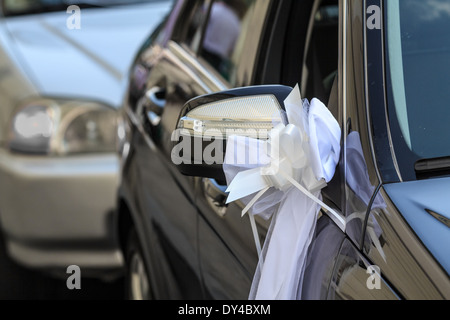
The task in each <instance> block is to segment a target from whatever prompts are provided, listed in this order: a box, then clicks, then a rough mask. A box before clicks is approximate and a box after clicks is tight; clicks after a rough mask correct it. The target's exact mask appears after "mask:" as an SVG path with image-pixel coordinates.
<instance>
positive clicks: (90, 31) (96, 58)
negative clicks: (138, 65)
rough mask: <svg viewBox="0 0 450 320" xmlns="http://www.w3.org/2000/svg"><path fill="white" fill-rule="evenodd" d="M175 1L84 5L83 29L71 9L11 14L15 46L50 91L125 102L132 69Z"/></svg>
mask: <svg viewBox="0 0 450 320" xmlns="http://www.w3.org/2000/svg"><path fill="white" fill-rule="evenodd" d="M170 5H171V2H170V1H161V2H156V3H149V4H139V5H125V6H118V7H110V8H100V9H98V8H96V9H81V20H80V22H81V23H80V26H81V29H78V30H77V29H72V30H71V29H69V28H67V19H68V18H70V16H71V15H70V14H68V13H66V12H65V11H63V12H53V13H45V14H36V15H29V16H21V17H10V18H6V19H5V20H4V21H5V24H6V30H7V32H8V34H9V37H7V39H9V43H6V44H4V45H9V46H11V49H12V51H13V52H14V53H15V54H16V55H17V56H18V57H17V58H18V60H19V61H20V63H21V64H23V68H24V69H25V70H26V72H27V76H28V77H29V78H30V80H31V81H32V82H33V84H34V85H35V86H36V87H37V89H38V90H39V91H40V92H41V93H42V94H45V95H53V96H63V97H64V96H65V97H80V96H82V97H83V98H91V99H95V100H102V101H104V102H106V103H108V104H110V105H112V106H115V107H117V106H119V105H120V103H121V100H122V95H123V91H124V84H125V82H126V81H125V80H126V76H127V72H128V68H129V66H130V64H131V62H132V60H133V58H134V57H135V55H136V54H137V50H138V49H139V46H140V45H141V44H142V43H143V42H144V41H145V39H146V37H147V36H148V35H149V34H150V33H151V32H152V31H153V30H154V28H155V27H156V26H157V25H158V24H159V22H161V20H162V19H163V18H164V16H165V15H166V13H167V12H168V11H169V9H170Z"/></svg>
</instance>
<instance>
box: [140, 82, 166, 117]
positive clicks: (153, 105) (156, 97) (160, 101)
mask: <svg viewBox="0 0 450 320" xmlns="http://www.w3.org/2000/svg"><path fill="white" fill-rule="evenodd" d="M165 106H166V89H164V88H160V87H153V88H151V89H149V90H148V91H147V92H146V93H145V114H146V115H147V119H148V120H149V121H150V123H151V124H152V125H154V126H157V125H159V123H160V122H161V115H162V113H163V111H164V107H165Z"/></svg>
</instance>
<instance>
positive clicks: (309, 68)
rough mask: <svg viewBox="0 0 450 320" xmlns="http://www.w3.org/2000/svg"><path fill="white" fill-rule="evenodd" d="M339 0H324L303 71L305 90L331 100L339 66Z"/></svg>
mask: <svg viewBox="0 0 450 320" xmlns="http://www.w3.org/2000/svg"><path fill="white" fill-rule="evenodd" d="M338 27H339V4H338V1H327V2H326V3H324V4H322V5H321V6H320V7H319V8H318V10H317V12H316V13H315V16H314V24H313V26H312V30H311V38H310V42H309V44H308V49H307V50H308V51H307V54H306V61H305V68H304V70H303V75H302V77H303V78H302V85H303V87H302V93H303V95H304V96H305V97H306V98H308V99H310V100H311V99H312V98H318V99H320V100H321V101H322V102H323V103H325V104H327V102H328V98H329V96H330V92H331V87H332V85H333V82H334V79H335V77H336V75H337V69H338V54H339V46H338V37H339V32H338Z"/></svg>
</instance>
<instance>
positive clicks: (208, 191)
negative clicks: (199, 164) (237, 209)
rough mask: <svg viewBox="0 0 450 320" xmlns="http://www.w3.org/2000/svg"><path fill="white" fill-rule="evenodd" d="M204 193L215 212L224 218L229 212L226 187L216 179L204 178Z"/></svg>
mask: <svg viewBox="0 0 450 320" xmlns="http://www.w3.org/2000/svg"><path fill="white" fill-rule="evenodd" d="M202 185H203V193H204V194H205V198H206V200H207V202H208V204H209V205H210V206H211V208H212V209H213V210H214V212H215V213H216V214H217V215H218V216H219V217H221V218H223V217H224V216H225V214H226V212H227V205H226V203H225V202H226V201H227V197H228V193H227V192H226V191H225V190H226V189H227V187H226V186H222V185H220V184H219V183H217V181H216V180H214V179H209V178H203V179H202Z"/></svg>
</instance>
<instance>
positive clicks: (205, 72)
mask: <svg viewBox="0 0 450 320" xmlns="http://www.w3.org/2000/svg"><path fill="white" fill-rule="evenodd" d="M192 3H193V2H192V1H180V2H178V3H177V4H176V5H175V7H174V10H173V12H172V15H171V16H170V17H169V18H168V19H167V21H166V23H165V24H163V25H162V27H161V29H160V31H159V32H158V33H156V34H154V35H153V36H152V40H151V41H149V42H148V43H147V44H146V45H145V46H144V47H143V48H142V50H141V51H140V53H139V55H138V57H137V59H136V61H135V63H134V66H133V68H132V73H131V77H130V87H129V90H128V99H127V103H126V106H125V117H126V119H127V122H128V123H129V127H130V132H129V134H128V142H129V145H130V149H129V152H128V154H127V155H126V157H125V160H124V164H123V173H122V184H121V187H120V190H119V194H118V203H119V212H120V217H119V227H120V230H119V231H118V234H119V236H120V239H121V241H122V243H123V247H125V239H127V237H126V235H127V233H128V231H129V230H130V228H131V227H134V228H136V230H137V233H138V236H139V239H140V242H141V244H142V247H143V249H144V254H145V260H146V264H147V269H148V272H149V275H150V280H149V282H150V286H151V288H152V296H153V297H154V298H156V299H165V298H170V299H173V298H175V299H177V298H188V299H189V298H206V299H246V298H247V296H248V292H249V289H250V285H251V281H252V275H253V272H254V270H255V267H256V263H257V254H256V250H255V246H254V243H253V239H252V236H251V232H250V226H249V222H248V220H247V219H245V218H244V219H242V218H241V217H240V211H241V210H242V204H240V203H239V202H238V203H232V204H230V205H228V206H226V205H225V204H224V203H223V201H222V200H221V199H223V198H224V197H226V195H225V194H224V195H223V197H215V198H214V199H212V198H211V195H212V194H215V195H217V194H219V195H220V191H221V190H222V189H221V188H220V186H217V183H213V182H212V181H211V179H209V176H211V175H210V174H207V173H205V172H199V173H198V176H194V177H192V176H186V175H184V174H182V173H181V172H180V170H179V168H177V167H176V166H175V165H174V164H173V163H172V162H171V158H170V152H171V147H172V143H171V140H170V138H171V134H172V132H173V130H174V129H175V128H176V125H177V122H178V120H179V117H180V116H182V115H183V112H184V111H183V106H184V105H185V103H186V102H187V101H190V102H189V104H188V107H187V108H192V107H193V106H195V105H197V104H199V103H203V102H204V101H210V100H211V98H212V99H222V98H223V97H224V95H223V93H219V94H216V95H207V94H211V93H213V92H220V91H226V90H227V89H230V87H231V86H230V85H229V84H228V83H227V82H226V81H224V80H222V79H220V77H217V75H216V74H215V73H214V72H213V71H212V70H211V68H210V67H209V66H208V65H207V64H206V63H205V62H204V61H203V60H202V59H201V57H199V56H198V55H196V54H195V52H194V53H193V52H191V51H189V50H186V49H185V48H184V47H183V46H182V45H180V44H179V42H180V41H181V40H180V39H178V38H177V42H174V41H172V40H170V39H171V34H172V30H174V29H175V30H177V28H178V29H179V28H180V25H181V27H182V26H183V21H181V20H180V19H179V17H184V15H183V14H184V12H185V11H184V10H186V8H187V5H192ZM256 3H257V4H256V7H257V9H256V10H255V12H258V17H259V20H258V19H256V18H255V19H253V20H252V23H254V24H255V28H254V32H253V35H254V37H255V38H257V37H259V38H260V41H259V42H258V41H252V42H248V43H247V47H246V50H247V51H246V52H247V54H248V55H249V56H251V57H253V58H252V59H253V60H251V61H253V63H252V65H249V63H248V61H249V60H248V57H247V60H246V61H245V63H243V64H242V65H239V66H238V72H237V73H238V74H239V75H241V76H240V77H238V80H237V82H236V84H235V86H237V87H243V86H250V85H255V84H264V83H280V84H284V85H288V86H293V85H295V83H296V82H301V79H302V72H303V71H302V70H304V67H305V65H306V66H308V61H309V60H308V56H309V51H310V50H311V49H308V50H306V51H307V52H306V55H305V57H303V53H304V49H305V47H306V48H308V47H309V44H307V43H305V41H306V39H308V37H307V34H308V33H309V32H308V30H307V29H306V28H307V26H308V24H307V23H304V24H302V23H300V21H299V20H297V17H299V16H302V17H305V8H306V9H308V8H309V9H311V8H315V6H314V1H312V0H311V1H306V0H305V1H268V2H265V4H262V3H263V2H262V1H256ZM337 3H338V1H323V2H322V5H321V6H319V9H321V8H324V6H327V5H336V4H337ZM370 5H377V6H380V7H381V8H382V6H383V2H382V1H376V0H367V1H361V0H340V1H339V24H338V26H337V25H336V28H337V29H336V31H338V43H337V44H336V45H337V48H336V50H337V51H338V52H336V57H337V61H336V62H337V64H336V68H337V73H336V75H335V76H334V79H335V80H334V82H332V85H331V86H330V87H329V91H330V94H329V97H328V107H329V108H330V110H331V111H332V113H333V114H334V115H335V117H336V119H337V120H338V122H339V124H340V125H341V129H342V144H341V146H342V148H341V162H340V164H339V166H338V168H337V170H336V174H335V177H334V178H333V180H332V181H331V182H330V183H329V185H328V186H327V188H325V189H324V190H323V196H324V200H325V201H326V202H327V203H328V204H329V205H330V206H332V207H333V208H335V210H336V211H338V212H340V213H341V214H342V215H343V216H345V217H346V218H347V219H348V225H347V230H346V233H342V232H341V231H340V230H339V228H337V227H336V226H335V225H334V223H333V222H332V221H331V220H330V219H329V218H328V217H327V216H326V215H325V214H322V215H321V216H320V218H319V220H318V224H317V228H316V234H315V238H314V240H313V243H312V244H311V246H310V249H309V254H308V264H307V269H306V273H305V280H304V285H303V292H302V294H303V298H304V299H402V298H406V299H435V298H444V299H445V298H447V299H448V298H449V297H450V285H449V278H448V275H447V274H446V273H445V271H443V270H442V268H440V266H439V265H438V264H437V263H436V261H435V260H434V258H433V257H432V256H431V255H430V254H429V252H428V251H427V249H426V248H425V247H424V246H423V244H422V243H421V242H420V240H419V239H418V238H417V236H416V235H415V234H414V232H412V230H411V228H410V227H409V226H408V225H407V223H406V222H405V220H404V219H403V218H402V216H401V215H400V213H399V212H398V210H397V209H396V208H395V206H394V205H393V204H392V202H391V201H390V199H389V197H388V196H387V194H386V193H385V191H384V188H383V185H384V184H386V183H396V182H398V181H399V176H398V174H397V170H396V169H395V159H394V158H393V154H392V152H391V149H390V143H389V135H388V134H389V132H388V125H387V115H386V95H385V94H386V86H387V84H386V81H385V74H384V70H385V57H384V50H383V49H384V45H383V43H384V38H383V30H369V29H367V28H366V21H367V8H368V7H369V6H370ZM296 10H298V11H296ZM307 12H309V11H308V10H307ZM325 12H326V11H325ZM331 12H333V11H331ZM283 13H284V15H282V14H283ZM287 13H289V14H287ZM312 14H313V16H314V15H315V12H313V13H312ZM283 18H285V19H283ZM261 21H263V23H261ZM307 21H309V16H308V19H307ZM258 22H259V23H258ZM326 22H330V21H326ZM317 25H318V27H320V26H321V25H320V21H319V23H317ZM327 26H328V25H327ZM280 30H285V32H284V33H283V35H284V37H281V36H279V39H275V38H276V36H278V34H276V35H274V32H279V31H280ZM321 30H322V29H321ZM322 31H323V30H322ZM296 36H297V38H298V39H297V42H296V46H290V45H288V43H286V42H287V41H288V40H289V39H295V38H296ZM311 38H314V37H311ZM280 39H283V40H280ZM280 42H281V43H283V42H284V45H281V48H283V49H282V50H281V51H279V50H280V46H279V45H278V46H276V47H275V44H280ZM294 51H295V52H297V53H298V54H297V55H294V54H293V52H294ZM300 53H301V54H300ZM332 54H333V53H332V52H330V55H331V56H332ZM274 59H275V60H274ZM297 59H299V60H300V61H298V60H297ZM271 65H276V66H279V67H277V68H273V67H272V66H271ZM299 65H300V66H301V67H299ZM309 67H311V65H309ZM314 70H315V69H314V68H310V72H312V73H314V72H315V71H314ZM316 77H317V75H316ZM314 78H315V77H312V78H309V77H306V79H314ZM274 79H275V80H274ZM311 81H313V80H311ZM311 83H312V82H311ZM311 83H309V85H308V86H306V87H307V89H306V96H307V97H308V96H316V94H318V93H319V91H320V92H322V93H323V90H318V88H317V87H314V86H312V85H311ZM154 87H161V88H164V89H165V92H166V95H165V97H164V98H165V100H166V104H165V107H164V110H163V112H162V113H161V114H160V116H161V119H160V121H159V123H158V124H157V125H154V124H152V123H150V122H149V121H148V118H147V117H146V115H145V110H146V109H145V103H144V100H143V97H144V96H145V93H146V92H147V90H149V89H151V88H154ZM320 89H321V88H320ZM239 90H241V89H239ZM243 90H245V89H243ZM252 90H254V89H251V90H250V91H249V92H250V93H251V92H252ZM244 92H245V91H244ZM247 93H248V92H247ZM197 96H202V98H198V99H194V100H191V99H193V98H194V97H197ZM225 97H227V95H225ZM325 97H326V95H325ZM205 99H207V100H205ZM324 102H327V101H324ZM189 105H190V106H189ZM214 186H215V188H216V189H215V190H214V191H215V192H214V193H211V192H209V191H208V188H211V187H214ZM222 191H223V190H222ZM257 224H258V230H259V234H260V237H261V240H264V238H265V235H266V232H267V228H268V225H269V222H268V221H264V220H260V219H258V218H257ZM373 234H375V236H373ZM380 248H381V251H380ZM373 265H376V267H378V269H373V268H372V267H371V266H373ZM371 270H377V271H378V273H377V276H379V277H378V279H379V280H380V287H379V288H375V289H374V288H372V289H371V288H370V286H369V285H368V284H367V283H368V282H367V281H369V280H370V279H369V278H370V276H372V275H373V273H370V272H369V271H371Z"/></svg>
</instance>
